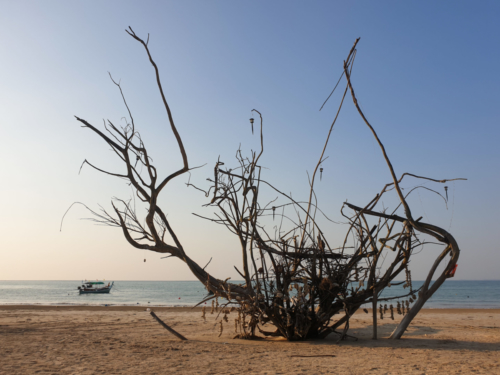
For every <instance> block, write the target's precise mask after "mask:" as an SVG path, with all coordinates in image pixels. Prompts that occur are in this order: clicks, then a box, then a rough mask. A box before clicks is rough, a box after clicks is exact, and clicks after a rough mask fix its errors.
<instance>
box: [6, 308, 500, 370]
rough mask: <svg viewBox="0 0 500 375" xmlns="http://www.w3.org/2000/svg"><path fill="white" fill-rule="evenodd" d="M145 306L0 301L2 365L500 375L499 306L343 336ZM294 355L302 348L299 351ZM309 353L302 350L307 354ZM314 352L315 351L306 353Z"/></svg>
mask: <svg viewBox="0 0 500 375" xmlns="http://www.w3.org/2000/svg"><path fill="white" fill-rule="evenodd" d="M145 309H146V308H145V307H143V306H141V307H120V306H110V307H91V306H64V307H56V306H5V305H4V306H0V353H1V355H0V374H35V373H37V374H96V373H101V374H146V373H147V374H170V373H183V374H184V373H185V374H243V373H255V374H288V373H293V374H300V373H306V374H367V373H369V374H433V373H440V374H459V373H462V374H470V373H475V374H499V373H500V355H499V354H500V353H499V351H500V310H498V309H494V310H493V309H491V310H487V309H483V310H481V309H477V310H459V309H454V310H437V309H436V310H432V309H427V310H422V312H421V313H420V315H419V316H417V318H416V319H415V320H414V321H413V323H412V325H411V326H410V328H409V330H408V331H407V333H406V334H405V336H403V339H401V340H398V341H393V340H387V339H386V338H387V337H388V336H389V334H390V332H391V331H392V330H393V328H394V327H395V323H396V322H398V321H399V320H400V319H401V316H398V315H397V316H396V320H395V321H392V320H390V319H387V318H385V319H384V320H382V321H380V320H379V337H381V338H380V339H379V340H377V341H374V340H371V315H370V314H365V313H363V312H359V313H357V314H355V315H354V316H353V318H352V319H351V329H350V331H349V334H350V335H352V336H355V337H357V338H358V341H354V340H352V339H349V340H348V341H343V342H341V343H340V344H335V341H336V336H335V335H331V336H330V337H328V338H327V339H326V340H321V341H306V342H287V341H284V340H280V339H279V340H277V339H273V340H269V339H266V340H252V341H250V340H238V339H236V340H235V339H233V336H234V324H233V321H234V319H233V318H234V317H232V315H233V314H234V313H233V314H231V315H229V317H230V321H229V323H227V324H225V326H224V332H223V333H222V335H221V337H218V334H219V332H218V328H216V327H214V322H215V320H214V318H215V315H210V313H208V312H207V322H204V321H203V319H202V318H201V310H200V309H194V310H193V309H191V308H175V307H174V308H153V310H154V311H155V312H156V314H157V315H158V316H159V317H160V318H161V319H163V320H164V321H165V323H167V324H169V325H170V326H171V327H173V328H174V329H175V330H177V331H178V332H179V333H181V334H182V335H184V336H186V337H187V338H188V340H187V341H181V340H179V339H178V338H176V337H175V336H173V335H172V334H171V333H169V332H168V331H167V330H165V329H164V328H163V327H161V326H160V325H159V324H158V323H157V322H156V321H155V320H154V319H153V318H152V317H151V316H150V315H149V313H148V312H146V311H145ZM299 356H301V357H299ZM308 356H309V357H308ZM311 356H316V357H311Z"/></svg>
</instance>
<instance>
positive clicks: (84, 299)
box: [0, 280, 500, 308]
mask: <svg viewBox="0 0 500 375" xmlns="http://www.w3.org/2000/svg"><path fill="white" fill-rule="evenodd" d="M413 284H414V287H416V288H418V287H419V286H420V285H422V282H421V281H420V282H419V281H414V282H413ZM79 285H81V281H0V304H1V305H5V304H30V305H32V304H39V305H141V306H193V305H195V304H197V303H198V302H200V301H202V300H203V298H204V297H205V296H206V295H207V292H206V290H205V288H204V286H203V285H202V284H201V283H200V282H199V281H115V285H114V287H113V289H112V290H111V293H110V294H83V295H79V294H78V291H77V289H76V288H77V287H78V286H79ZM402 291H403V289H402V287H401V286H393V287H391V288H387V289H386V291H385V292H384V295H385V296H387V297H390V296H392V295H397V294H400V293H401V292H402ZM424 307H425V308H500V281H499V280H496V281H456V280H448V281H446V282H445V283H444V284H443V285H442V286H441V288H440V289H439V290H438V291H437V292H436V293H435V294H434V296H432V298H431V299H430V300H429V301H428V302H427V303H426V304H425V306H424Z"/></svg>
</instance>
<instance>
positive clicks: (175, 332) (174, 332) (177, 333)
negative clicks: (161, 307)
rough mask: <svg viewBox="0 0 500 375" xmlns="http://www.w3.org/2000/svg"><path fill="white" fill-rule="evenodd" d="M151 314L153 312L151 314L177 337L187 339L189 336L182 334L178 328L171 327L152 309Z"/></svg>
mask: <svg viewBox="0 0 500 375" xmlns="http://www.w3.org/2000/svg"><path fill="white" fill-rule="evenodd" d="M150 314H151V316H152V317H153V318H155V319H156V321H157V322H158V323H160V324H161V325H162V327H163V328H165V329H166V330H167V331H168V332H170V333H171V334H172V335H174V336H175V337H177V338H179V339H181V340H187V338H185V337H184V336H182V335H181V334H180V333H179V332H177V331H176V330H174V329H173V328H172V327H169V326H168V325H166V324H165V322H164V321H163V320H161V319H160V318H158V316H157V315H156V314H155V313H154V311H151V312H150Z"/></svg>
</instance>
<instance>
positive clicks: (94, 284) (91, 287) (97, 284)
mask: <svg viewBox="0 0 500 375" xmlns="http://www.w3.org/2000/svg"><path fill="white" fill-rule="evenodd" d="M114 283H115V282H114V281H113V282H112V283H108V285H105V284H104V282H102V281H86V282H84V283H82V286H79V287H78V292H79V293H80V294H99V293H109V292H110V290H111V288H112V287H113V285H114Z"/></svg>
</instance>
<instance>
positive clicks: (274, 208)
mask: <svg viewBox="0 0 500 375" xmlns="http://www.w3.org/2000/svg"><path fill="white" fill-rule="evenodd" d="M275 210H276V207H274V206H273V220H274V211H275Z"/></svg>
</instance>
